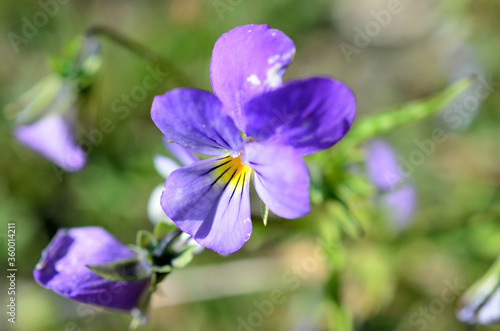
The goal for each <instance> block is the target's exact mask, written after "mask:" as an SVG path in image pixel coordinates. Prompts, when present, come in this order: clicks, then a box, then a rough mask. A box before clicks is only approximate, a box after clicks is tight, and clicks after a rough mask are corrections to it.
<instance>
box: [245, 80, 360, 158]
mask: <svg viewBox="0 0 500 331" xmlns="http://www.w3.org/2000/svg"><path fill="white" fill-rule="evenodd" d="M244 113H245V117H246V121H247V125H246V127H245V130H244V131H245V133H246V134H247V135H248V136H251V137H254V138H255V139H257V141H269V142H272V143H277V144H283V145H290V146H293V147H294V148H295V149H296V150H297V151H298V153H299V154H301V155H307V154H312V153H315V152H317V151H320V150H322V149H326V148H329V147H331V146H332V145H333V144H335V143H336V142H337V141H339V140H340V139H341V138H342V137H344V135H345V134H346V133H347V131H348V130H349V128H350V126H351V124H352V121H353V120H354V116H355V113H356V102H355V98H354V94H353V93H352V91H351V90H350V89H349V88H348V87H347V86H346V85H344V84H343V83H341V82H339V81H336V80H333V79H330V78H323V77H315V78H309V79H305V80H298V81H293V82H290V83H288V84H286V85H285V86H283V87H282V88H279V89H277V90H275V91H272V92H268V93H264V94H262V95H260V96H258V97H255V98H254V99H252V100H250V101H249V102H248V103H247V104H246V106H245V109H244Z"/></svg>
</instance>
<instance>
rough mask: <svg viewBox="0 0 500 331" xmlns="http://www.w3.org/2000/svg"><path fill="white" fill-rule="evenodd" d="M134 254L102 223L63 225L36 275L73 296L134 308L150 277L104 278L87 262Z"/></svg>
mask: <svg viewBox="0 0 500 331" xmlns="http://www.w3.org/2000/svg"><path fill="white" fill-rule="evenodd" d="M135 254H136V253H134V252H133V251H131V250H130V249H129V248H128V247H127V246H126V245H124V244H122V243H121V242H119V241H118V240H116V238H114V237H113V236H112V235H111V234H109V233H108V232H107V231H105V230H104V229H102V228H100V227H95V226H89V227H80V228H72V229H61V230H59V231H58V232H57V233H56V235H55V236H54V238H53V239H52V241H51V242H50V243H49V245H48V246H47V248H45V250H44V251H43V252H42V258H41V259H40V261H39V262H38V264H37V265H36V268H35V270H34V271H33V276H34V278H35V280H36V281H37V282H38V283H39V284H40V285H42V286H44V287H46V288H48V289H50V290H52V291H54V292H56V293H58V294H60V295H62V296H65V297H68V298H70V299H74V300H78V301H82V302H85V303H90V304H95V305H100V306H105V307H108V308H115V309H120V310H132V309H133V308H134V307H136V305H137V304H138V301H139V300H140V299H141V297H142V295H143V294H144V293H145V291H147V290H148V285H149V281H150V280H149V279H141V280H134V281H130V282H126V281H115V280H110V279H105V278H103V277H101V276H99V275H98V274H96V273H94V272H93V271H91V270H90V269H89V268H87V267H86V265H90V264H101V263H110V262H115V261H118V260H123V259H126V258H131V257H134V256H135Z"/></svg>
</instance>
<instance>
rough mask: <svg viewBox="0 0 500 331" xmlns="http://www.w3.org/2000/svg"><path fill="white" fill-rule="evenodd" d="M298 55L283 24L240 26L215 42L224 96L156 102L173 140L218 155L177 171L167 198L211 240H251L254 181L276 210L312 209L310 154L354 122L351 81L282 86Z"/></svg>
mask: <svg viewBox="0 0 500 331" xmlns="http://www.w3.org/2000/svg"><path fill="white" fill-rule="evenodd" d="M294 53H295V47H294V44H293V42H292V40H291V39H290V38H288V37H287V36H286V35H285V34H284V33H283V32H281V31H279V30H276V29H271V28H269V27H268V26H267V25H255V24H251V25H244V26H239V27H236V28H235V29H233V30H231V31H229V32H227V33H225V34H224V35H222V36H221V37H220V38H219V39H218V40H217V42H216V43H215V46H214V50H213V53H212V61H211V68H210V76H211V82H212V88H213V90H214V93H215V95H214V94H212V93H210V92H207V91H202V90H198V89H194V88H178V89H174V90H172V91H169V92H167V93H165V94H164V95H161V96H157V97H155V99H154V101H153V107H152V110H151V115H152V119H153V121H154V123H155V124H156V126H158V128H159V129H160V130H161V131H162V132H163V134H164V135H165V136H166V138H167V139H168V140H172V141H173V142H175V143H177V144H180V145H182V146H184V147H186V148H188V149H190V150H193V151H195V152H198V153H201V154H207V155H212V156H215V157H213V158H209V159H205V160H202V161H197V162H195V163H193V164H190V165H188V166H185V167H183V168H181V169H178V170H174V171H173V172H172V173H171V174H170V176H169V177H168V178H167V180H166V182H165V191H164V193H163V195H162V197H161V205H162V208H163V210H164V211H165V213H166V214H167V215H168V216H169V217H170V218H171V219H172V220H173V221H174V222H175V223H176V225H177V226H178V227H179V228H180V229H181V230H182V231H184V232H186V233H188V234H190V235H192V236H193V238H194V239H195V240H196V241H197V242H198V243H199V244H200V245H202V246H205V247H208V248H210V249H212V250H214V251H216V252H219V253H232V252H235V251H237V250H238V249H240V248H241V247H242V246H243V244H244V243H245V241H247V240H248V239H249V238H250V234H251V232H252V223H251V218H250V217H251V213H250V196H249V188H250V185H249V184H250V179H251V178H252V179H253V182H254V186H255V189H256V191H257V193H258V195H259V197H260V198H261V199H262V200H263V202H264V203H265V204H266V205H267V206H268V207H269V209H270V210H271V211H272V212H273V213H275V214H276V215H278V216H281V217H284V218H297V217H301V216H304V215H305V214H307V213H308V212H309V174H308V171H307V167H306V164H305V162H304V161H303V160H302V156H304V155H308V154H312V153H315V152H317V151H320V150H323V149H326V148H329V147H331V146H332V145H333V144H335V143H336V142H337V141H338V140H340V139H341V138H342V137H343V136H344V135H345V134H346V133H347V131H348V130H349V128H350V126H351V123H352V121H353V120H354V115H355V111H356V110H355V109H356V107H355V98H354V95H353V93H352V92H351V90H350V89H349V88H348V87H347V86H346V85H344V84H343V83H341V82H339V81H336V80H333V79H330V78H325V77H313V78H309V79H303V80H296V81H291V82H288V83H286V84H282V75H283V73H284V71H285V68H286V67H287V66H288V65H289V64H290V62H291V60H292V57H293V55H294ZM240 131H241V132H243V133H244V134H241V133H240Z"/></svg>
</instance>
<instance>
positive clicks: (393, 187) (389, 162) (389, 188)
mask: <svg viewBox="0 0 500 331" xmlns="http://www.w3.org/2000/svg"><path fill="white" fill-rule="evenodd" d="M365 148H366V161H365V162H366V163H365V165H366V170H367V173H368V177H369V179H370V181H371V182H372V183H373V185H374V186H375V187H376V188H377V189H378V191H379V195H378V196H377V200H378V203H379V205H380V206H381V207H382V208H383V209H384V211H385V214H386V216H387V217H388V220H389V222H390V225H391V227H392V228H393V229H396V230H403V229H405V228H406V227H407V226H408V225H409V223H410V222H411V220H412V218H413V215H414V213H415V208H416V204H417V194H416V191H415V187H414V185H413V183H412V182H411V180H410V179H408V178H405V177H404V176H402V175H401V172H400V171H399V168H398V161H397V158H396V153H395V151H394V149H393V148H392V146H391V145H390V144H389V143H388V142H387V141H385V140H383V139H373V140H371V141H369V142H368V143H367V144H366V146H365Z"/></svg>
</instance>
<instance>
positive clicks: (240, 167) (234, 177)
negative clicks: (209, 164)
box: [214, 155, 252, 187]
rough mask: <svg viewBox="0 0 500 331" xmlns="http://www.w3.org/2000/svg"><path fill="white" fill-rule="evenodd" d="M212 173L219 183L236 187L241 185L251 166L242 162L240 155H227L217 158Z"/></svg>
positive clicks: (250, 170) (249, 173) (250, 171)
mask: <svg viewBox="0 0 500 331" xmlns="http://www.w3.org/2000/svg"><path fill="white" fill-rule="evenodd" d="M214 174H215V176H216V178H217V180H218V181H220V182H221V183H225V184H226V183H227V184H228V185H231V186H233V187H236V186H238V185H243V183H244V182H245V180H246V178H247V177H248V176H250V175H251V174H252V168H250V167H249V166H248V165H245V164H244V163H243V161H242V160H241V156H240V155H237V156H235V157H233V156H231V155H227V156H224V157H221V158H220V159H219V161H218V162H217V165H216V168H215V169H214Z"/></svg>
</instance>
